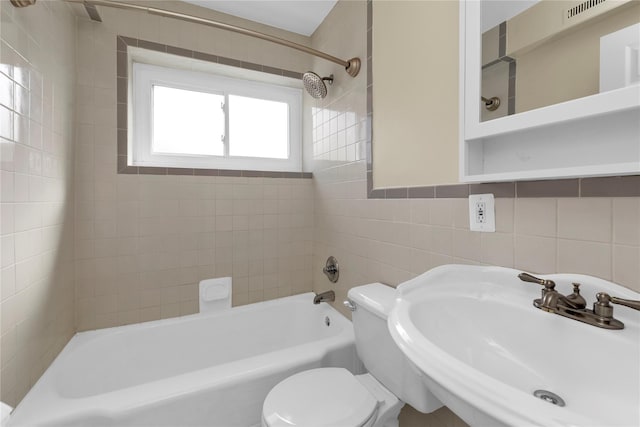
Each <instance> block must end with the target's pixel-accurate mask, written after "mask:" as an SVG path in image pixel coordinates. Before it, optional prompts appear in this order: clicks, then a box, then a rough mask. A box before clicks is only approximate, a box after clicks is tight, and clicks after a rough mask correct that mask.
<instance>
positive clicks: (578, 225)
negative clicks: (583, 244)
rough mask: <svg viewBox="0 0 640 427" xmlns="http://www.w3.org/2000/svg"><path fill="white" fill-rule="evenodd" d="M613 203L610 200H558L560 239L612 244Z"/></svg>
mask: <svg viewBox="0 0 640 427" xmlns="http://www.w3.org/2000/svg"><path fill="white" fill-rule="evenodd" d="M611 221H612V203H611V199H608V198H581V199H574V198H568V199H558V237H560V238H565V239H576V240H592V241H597V242H607V243H609V242H611V235H612V234H611V233H612V224H611Z"/></svg>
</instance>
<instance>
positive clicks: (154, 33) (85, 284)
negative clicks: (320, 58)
mask: <svg viewBox="0 0 640 427" xmlns="http://www.w3.org/2000/svg"><path fill="white" fill-rule="evenodd" d="M147 3H149V2H147ZM159 4H161V7H163V8H168V9H173V10H176V11H181V12H185V13H190V14H195V15H198V16H204V17H211V18H213V19H219V20H222V21H224V22H228V23H232V24H235V25H240V26H245V27H249V28H253V29H256V30H258V31H263V32H268V33H271V34H274V35H276V36H279V37H284V38H288V39H292V40H294V41H297V42H300V43H303V44H308V43H309V42H310V40H309V38H308V37H304V36H300V35H294V34H291V33H288V32H286V31H282V30H275V29H273V28H269V27H267V26H264V25H259V24H256V23H251V22H249V21H246V20H242V19H239V18H234V17H230V16H228V15H224V14H220V13H216V12H214V11H211V10H208V9H202V8H199V7H196V6H193V5H188V4H185V3H179V2H169V1H161V2H159ZM100 13H101V14H102V18H103V22H102V23H96V22H92V21H89V20H88V19H79V21H78V46H77V56H78V81H77V93H78V120H77V122H78V123H77V134H78V141H77V143H78V147H77V153H76V163H75V168H76V178H77V186H76V223H75V225H76V242H75V243H76V258H77V268H76V277H75V278H76V287H77V292H76V295H77V310H76V316H77V325H78V329H79V330H86V329H93V328H102V327H108V326H116V325H122V324H126V323H134V322H139V321H146V320H154V319H159V318H165V317H173V316H178V315H184V314H190V313H193V312H195V311H197V308H198V290H197V283H198V282H199V281H200V280H202V279H205V278H211V277H222V276H232V277H233V304H234V305H241V304H246V303H249V302H257V301H263V300H266V299H272V298H276V297H280V296H287V295H291V294H295V293H300V292H305V291H310V290H311V251H312V239H313V216H312V212H313V184H312V182H311V180H310V179H274V178H232V177H196V176H157V175H139V176H138V175H117V174H116V172H115V171H116V139H117V137H116V35H123V36H129V37H133V38H139V39H143V40H148V41H154V42H158V43H163V44H168V45H172V46H177V47H183V48H188V49H194V50H197V51H200V52H205V53H209V54H214V55H220V56H225V57H230V58H234V59H238V60H242V61H249V62H253V63H259V64H263V65H269V66H272V67H277V68H284V69H289V70H294V71H305V70H306V69H307V68H308V67H309V63H310V59H309V56H308V55H303V54H301V53H298V52H296V51H292V50H290V49H286V48H283V47H280V46H277V45H273V44H270V43H266V42H262V41H258V40H255V39H251V38H247V37H246V36H241V35H238V34H234V33H230V32H225V31H221V30H216V29H214V28H210V27H205V26H201V25H196V24H189V23H186V22H183V21H176V20H170V19H167V18H160V17H157V16H153V15H147V14H141V13H138V12H131V11H122V10H117V9H109V8H100Z"/></svg>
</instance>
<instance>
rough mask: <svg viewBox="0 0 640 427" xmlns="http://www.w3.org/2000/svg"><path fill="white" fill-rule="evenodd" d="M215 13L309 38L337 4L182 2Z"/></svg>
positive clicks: (332, 0) (317, 0)
mask: <svg viewBox="0 0 640 427" xmlns="http://www.w3.org/2000/svg"><path fill="white" fill-rule="evenodd" d="M184 1H186V2H187V3H192V4H196V5H198V6H203V7H207V8H209V9H213V10H217V11H218V12H223V13H227V14H229V15H234V16H239V17H241V18H245V19H249V20H251V21H256V22H260V23H262V24H266V25H271V26H272V27H276V28H282V29H283V30H288V31H292V32H294V33H298V34H302V35H305V36H310V35H311V34H313V32H314V31H315V30H316V28H318V26H319V25H320V23H321V22H322V21H323V20H324V18H325V17H326V16H327V15H328V14H329V12H330V11H331V9H333V6H334V5H335V4H336V3H337V0H184Z"/></svg>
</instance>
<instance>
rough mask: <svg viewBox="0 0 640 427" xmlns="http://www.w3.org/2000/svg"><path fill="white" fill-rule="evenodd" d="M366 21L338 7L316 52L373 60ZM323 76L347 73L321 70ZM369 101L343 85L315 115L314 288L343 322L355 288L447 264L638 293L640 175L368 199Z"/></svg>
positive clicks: (406, 419) (421, 421)
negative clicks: (329, 298)
mask: <svg viewBox="0 0 640 427" xmlns="http://www.w3.org/2000/svg"><path fill="white" fill-rule="evenodd" d="M365 12H366V6H365V4H364V3H361V2H338V4H337V5H336V7H335V8H334V9H333V11H332V12H331V13H330V15H329V16H328V17H327V19H326V20H325V21H324V23H323V24H322V25H321V26H320V28H319V29H318V30H317V31H316V33H315V34H314V36H313V47H314V48H317V49H324V50H327V51H331V52H333V53H335V54H336V55H345V54H348V55H352V56H355V55H360V56H364V53H365V52H366V46H365V44H364V37H359V36H358V37H356V36H353V35H352V34H351V32H350V31H353V34H363V33H364V32H365V24H366V16H365V15H366V13H365ZM347 23H348V25H347ZM338 28H342V29H345V30H344V31H336V29H338ZM346 29H348V30H346ZM345 31H349V33H347V34H345ZM346 40H349V42H348V43H347V42H345V41H346ZM349 43H351V44H355V47H354V46H353V45H349ZM347 52H348V53H347ZM314 69H317V70H318V71H320V72H322V73H323V74H329V73H331V72H334V73H335V72H337V71H338V70H332V69H330V68H328V67H326V65H324V64H321V63H320V62H317V63H316V64H314ZM363 71H366V70H363ZM367 95H370V93H369V92H367V82H366V80H365V79H363V78H360V77H357V78H355V79H351V80H341V81H336V82H334V85H333V86H332V87H331V88H330V92H329V95H328V96H327V98H325V99H324V100H320V101H314V105H313V107H314V118H315V121H314V123H313V126H314V134H313V136H314V139H313V142H312V147H313V149H314V159H315V166H314V169H313V174H314V179H313V182H314V184H315V230H314V249H313V266H314V267H315V268H314V269H313V289H314V291H316V292H321V291H324V290H326V289H330V288H331V289H335V291H336V303H335V305H336V307H337V308H339V309H341V310H343V312H344V313H345V314H347V313H346V310H345V309H344V308H343V307H342V301H343V300H344V299H346V296H347V291H348V290H349V289H350V288H351V287H354V286H357V285H362V284H365V283H371V282H378V281H381V282H385V283H388V284H390V285H393V286H396V285H397V284H399V283H401V282H403V281H405V280H407V279H410V278H412V277H415V276H416V275H418V274H420V273H422V272H424V271H426V270H429V269H430V268H433V267H435V266H438V265H442V264H447V263H462V264H488V265H498V266H504V267H511V268H516V269H522V270H527V271H531V272H535V273H555V272H565V273H582V274H589V275H594V276H598V277H602V278H604V279H607V280H612V281H614V282H617V283H620V284H622V285H624V286H627V287H629V288H631V289H634V290H636V291H640V197H638V196H640V192H638V180H637V177H622V178H620V177H619V178H588V179H582V180H577V179H576V180H561V181H538V182H518V183H517V184H514V183H503V184H490V185H466V184H464V185H453V186H436V187H423V188H409V189H406V188H405V189H399V190H398V189H391V190H382V191H384V192H385V193H384V195H383V196H384V198H381V199H370V198H368V186H367V178H368V176H367V163H366V160H365V159H366V156H365V153H366V145H365V144H366V142H367V136H368V133H367V130H366V129H367V124H368V123H367ZM351 117H355V119H352V118H351ZM347 120H348V121H349V122H347ZM425 132H426V135H425V138H426V137H428V136H429V135H428V131H425ZM334 138H335V141H336V143H335V144H333V143H332V142H331V141H332V140H333V139H334ZM327 141H329V143H327ZM341 141H344V143H342V142H341ZM343 144H344V145H343ZM307 148H309V149H310V148H311V147H307ZM350 150H353V151H350ZM350 153H351V154H350ZM398 167H401V165H398ZM369 177H370V176H369ZM482 192H493V193H495V194H496V195H497V197H498V198H497V199H496V227H497V230H496V232H495V233H478V232H471V231H469V219H468V200H467V199H466V197H467V196H468V194H469V193H482ZM410 193H412V194H410ZM605 195H608V197H604V196H605ZM618 196H623V197H618ZM409 197H421V198H409ZM442 197H444V198H442ZM329 255H333V256H335V257H336V258H337V259H338V261H339V263H340V280H339V281H338V282H337V283H336V284H332V283H330V282H329V281H328V280H327V278H326V276H324V275H323V274H322V271H321V269H320V267H321V266H322V265H324V262H325V260H326V259H327V257H328V256H329ZM567 291H569V290H567ZM585 298H587V299H588V300H589V301H593V298H594V296H593V295H588V296H585ZM401 425H402V426H403V427H410V426H416V427H417V426H433V427H435V426H438V427H443V426H446V427H453V426H460V425H464V423H463V422H462V421H461V420H459V419H458V418H457V417H456V416H455V415H454V414H452V413H451V412H450V411H449V410H448V409H446V408H444V409H442V410H439V411H436V412H435V413H434V414H431V415H426V416H425V415H421V414H419V413H417V412H415V411H413V410H411V409H410V408H407V409H405V410H403V412H402V414H401Z"/></svg>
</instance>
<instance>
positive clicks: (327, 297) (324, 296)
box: [313, 291, 336, 304]
mask: <svg viewBox="0 0 640 427" xmlns="http://www.w3.org/2000/svg"><path fill="white" fill-rule="evenodd" d="M335 300H336V293H335V292H333V291H326V292H323V293H321V294H316V296H315V297H313V303H314V304H320V303H321V302H329V301H335Z"/></svg>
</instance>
